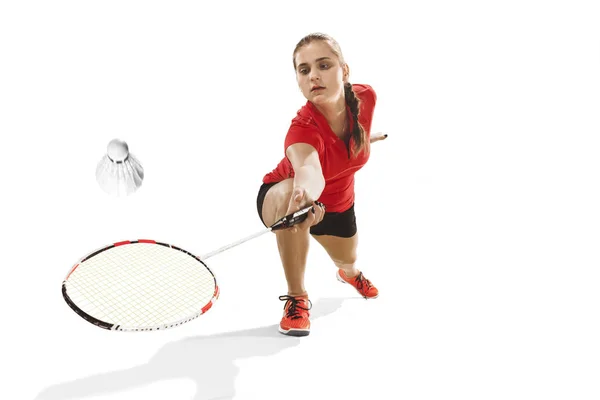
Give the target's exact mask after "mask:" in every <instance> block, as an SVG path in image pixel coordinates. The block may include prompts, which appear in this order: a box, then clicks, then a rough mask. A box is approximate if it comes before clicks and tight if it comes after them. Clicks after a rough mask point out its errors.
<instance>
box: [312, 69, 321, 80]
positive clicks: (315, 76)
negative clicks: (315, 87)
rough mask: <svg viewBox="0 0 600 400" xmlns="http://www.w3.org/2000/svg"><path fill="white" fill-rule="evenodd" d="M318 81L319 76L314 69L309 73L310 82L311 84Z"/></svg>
mask: <svg viewBox="0 0 600 400" xmlns="http://www.w3.org/2000/svg"><path fill="white" fill-rule="evenodd" d="M320 79H321V75H320V74H319V71H316V70H315V69H313V70H311V71H310V81H311V82H317V81H318V80H320Z"/></svg>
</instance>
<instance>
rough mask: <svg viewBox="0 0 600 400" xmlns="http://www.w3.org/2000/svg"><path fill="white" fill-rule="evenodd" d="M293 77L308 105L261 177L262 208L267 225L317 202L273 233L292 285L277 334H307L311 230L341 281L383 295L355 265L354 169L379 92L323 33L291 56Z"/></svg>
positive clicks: (364, 151) (363, 153) (365, 148)
mask: <svg viewBox="0 0 600 400" xmlns="http://www.w3.org/2000/svg"><path fill="white" fill-rule="evenodd" d="M293 60H294V69H295V71H296V80H297V82H298V86H299V87H300V90H301V91H302V93H303V95H304V97H306V99H307V102H306V105H304V106H303V107H302V108H301V109H300V110H299V111H298V114H297V116H296V117H295V118H294V119H293V120H292V123H291V126H290V128H289V131H288V133H287V135H286V138H285V146H284V147H285V157H284V158H283V159H282V160H281V162H280V163H279V164H278V165H277V167H276V168H275V169H274V170H273V171H272V172H270V173H268V174H266V175H265V176H264V178H263V184H262V186H261V188H260V190H259V193H258V197H257V207H258V213H259V216H260V218H261V220H262V221H263V223H264V224H265V226H270V225H272V224H273V223H275V222H276V221H277V220H278V219H279V218H281V217H283V216H285V215H288V214H291V213H293V212H295V211H297V210H299V209H300V208H303V207H306V206H308V205H310V204H313V208H314V211H313V212H312V213H309V216H308V218H307V219H306V220H305V221H304V222H302V223H301V224H298V225H296V226H294V227H292V228H289V229H286V230H281V231H277V232H276V237H277V246H278V248H279V254H280V257H281V262H282V264H283V268H284V271H285V277H286V280H287V284H288V294H287V295H286V296H280V300H285V301H286V303H285V306H284V315H283V318H282V320H281V323H280V325H279V331H280V332H281V333H283V334H286V335H292V336H306V335H308V334H309V332H310V321H309V315H310V314H309V311H308V310H309V309H310V304H311V303H310V300H309V299H308V293H307V291H306V288H305V287H304V272H305V268H306V257H307V253H308V248H309V240H310V236H309V233H310V235H312V237H313V238H315V239H316V240H317V242H319V243H320V244H321V245H322V246H323V247H324V248H325V250H326V251H327V253H328V254H329V256H330V257H331V258H332V260H333V262H334V263H335V265H336V266H337V267H338V272H337V278H338V279H339V280H340V281H341V282H344V283H349V284H351V285H352V286H354V288H355V289H356V290H357V291H358V292H359V293H360V294H361V295H362V296H364V297H365V298H366V299H373V298H376V297H377V296H378V291H377V289H376V288H375V286H373V284H372V283H371V282H370V281H369V280H368V279H367V278H365V276H364V275H363V274H362V272H360V271H359V270H358V269H356V267H355V262H356V248H357V244H358V235H357V229H356V219H355V215H354V173H355V172H356V171H358V170H359V169H360V168H361V167H362V166H363V165H365V163H366V162H367V160H368V158H369V147H370V146H369V144H370V143H371V142H374V141H377V140H382V139H385V138H386V137H387V135H381V134H379V135H376V136H373V137H372V136H371V135H370V130H371V119H372V117H373V111H374V108H375V102H376V95H375V92H374V91H373V89H372V88H371V87H370V86H368V85H358V84H355V85H352V84H350V83H349V82H348V76H349V72H350V70H349V68H348V65H347V64H346V63H345V62H344V58H343V56H342V52H341V49H340V46H339V44H338V43H337V42H336V41H335V40H334V39H333V38H331V37H330V36H328V35H325V34H320V33H314V34H310V35H308V36H306V37H304V38H303V39H302V40H300V42H299V43H298V44H297V45H296V49H295V50H294V54H293Z"/></svg>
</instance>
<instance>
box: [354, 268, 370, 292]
mask: <svg viewBox="0 0 600 400" xmlns="http://www.w3.org/2000/svg"><path fill="white" fill-rule="evenodd" d="M354 279H355V280H356V287H357V288H358V289H362V288H363V287H364V285H367V290H368V289H369V288H370V287H371V286H373V284H372V283H371V281H370V280H368V279H367V278H365V277H364V276H363V273H362V272H359V273H358V275H357V276H356V277H355V278H354Z"/></svg>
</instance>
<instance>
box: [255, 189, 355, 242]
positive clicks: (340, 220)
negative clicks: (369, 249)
mask: <svg viewBox="0 0 600 400" xmlns="http://www.w3.org/2000/svg"><path fill="white" fill-rule="evenodd" d="M276 184H277V182H274V183H263V184H262V185H261V187H260V189H259V190H258V196H257V198H256V207H257V209H258V217H259V218H260V220H261V221H262V223H263V224H264V225H265V226H267V225H266V224H265V221H263V219H262V207H263V203H264V201H265V196H266V195H267V192H268V191H269V189H271V187H273V186H274V185H276ZM356 231H357V228H356V215H355V214H354V204H352V206H351V207H350V208H349V209H347V210H346V211H343V212H328V211H325V215H324V216H323V220H322V221H321V222H319V223H318V224H317V225H315V226H311V227H310V234H311V235H331V236H338V237H343V238H349V237H352V236H354V235H355V234H356Z"/></svg>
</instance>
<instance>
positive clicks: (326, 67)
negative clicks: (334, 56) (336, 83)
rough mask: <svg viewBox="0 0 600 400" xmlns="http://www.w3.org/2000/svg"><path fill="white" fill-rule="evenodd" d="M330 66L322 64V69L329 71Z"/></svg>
mask: <svg viewBox="0 0 600 400" xmlns="http://www.w3.org/2000/svg"><path fill="white" fill-rule="evenodd" d="M329 67H330V65H329V64H328V63H323V64H321V69H329Z"/></svg>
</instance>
